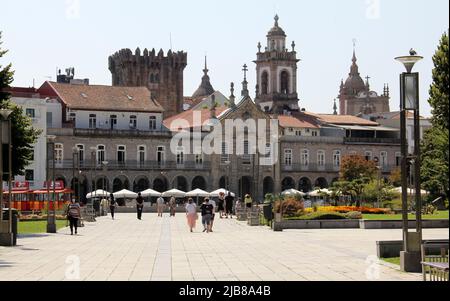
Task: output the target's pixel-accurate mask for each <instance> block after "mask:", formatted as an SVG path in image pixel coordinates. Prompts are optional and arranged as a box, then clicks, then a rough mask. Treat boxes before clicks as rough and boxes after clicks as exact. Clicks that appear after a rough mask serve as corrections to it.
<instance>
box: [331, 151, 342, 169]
mask: <svg viewBox="0 0 450 301" xmlns="http://www.w3.org/2000/svg"><path fill="white" fill-rule="evenodd" d="M333 165H334V166H335V167H339V166H341V151H340V150H335V151H334V152H333Z"/></svg>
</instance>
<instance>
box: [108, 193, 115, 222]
mask: <svg viewBox="0 0 450 301" xmlns="http://www.w3.org/2000/svg"><path fill="white" fill-rule="evenodd" d="M109 210H110V211H111V217H112V219H114V211H115V210H116V200H115V199H114V194H112V193H111V194H110V195H109Z"/></svg>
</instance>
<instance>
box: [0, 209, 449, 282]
mask: <svg viewBox="0 0 450 301" xmlns="http://www.w3.org/2000/svg"><path fill="white" fill-rule="evenodd" d="M201 230H202V229H201V226H198V225H197V229H196V232H194V233H190V232H189V231H188V229H187V225H186V218H185V215H184V214H177V216H176V217H175V218H170V217H169V216H168V214H166V215H165V216H164V217H163V218H158V217H157V215H156V214H144V216H143V220H142V221H139V220H137V219H136V217H135V214H127V213H124V214H118V215H117V217H116V220H114V221H113V220H111V219H110V218H109V217H101V218H98V219H97V222H96V223H86V227H84V228H81V229H80V230H79V235H78V236H70V235H69V233H70V231H69V229H68V228H64V229H61V230H60V231H59V233H57V234H41V235H31V236H23V237H20V238H19V241H18V244H19V246H17V247H15V248H5V247H0V280H25V281H28V280H29V281H31V280H77V279H79V280H94V281H98V280H111V281H113V280H121V281H123V280H137V281H149V280H151V281H164V280H181V281H189V280H206V281H267V280H273V281H292V280H299V281H302V280H305V281H307V280H333V281H342V280H344V281H345V280H347V281H355V280H357V281H365V280H394V281H395V280H407V281H408V280H412V281H416V280H417V281H420V280H421V275H420V274H407V273H402V272H400V271H399V270H398V268H397V267H396V266H394V265H390V264H388V263H384V262H377V261H374V260H373V258H374V256H375V255H376V250H375V241H377V240H400V239H401V230H360V229H349V230H344V229H339V230H285V231H283V232H273V231H271V230H270V229H269V228H268V227H249V226H247V224H246V223H245V222H238V221H236V220H235V219H216V221H215V225H214V232H213V233H209V234H207V233H202V232H201ZM448 236H449V232H448V229H425V230H424V238H426V239H444V238H447V239H448ZM74 259H75V261H74ZM77 261H79V267H80V268H79V278H78V277H77V276H76V275H77V273H71V272H73V271H76V270H73V269H72V267H73V264H74V262H75V263H76V262H77ZM74 275H75V276H74ZM74 278H76V279H74Z"/></svg>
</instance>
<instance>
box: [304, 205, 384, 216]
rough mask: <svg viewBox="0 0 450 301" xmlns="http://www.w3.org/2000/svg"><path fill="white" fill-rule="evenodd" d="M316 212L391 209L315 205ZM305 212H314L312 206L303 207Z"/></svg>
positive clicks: (364, 211)
mask: <svg viewBox="0 0 450 301" xmlns="http://www.w3.org/2000/svg"><path fill="white" fill-rule="evenodd" d="M317 211H318V212H339V213H347V212H361V213H363V214H388V213H390V212H391V209H388V208H369V207H355V206H324V207H317ZM305 212H306V213H311V212H314V208H307V209H305Z"/></svg>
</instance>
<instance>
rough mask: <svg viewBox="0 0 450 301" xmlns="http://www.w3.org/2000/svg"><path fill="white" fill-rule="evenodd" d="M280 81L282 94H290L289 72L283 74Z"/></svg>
mask: <svg viewBox="0 0 450 301" xmlns="http://www.w3.org/2000/svg"><path fill="white" fill-rule="evenodd" d="M280 81H281V83H280V86H281V91H280V92H281V94H289V73H288V72H287V71H283V72H281V75H280Z"/></svg>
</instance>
